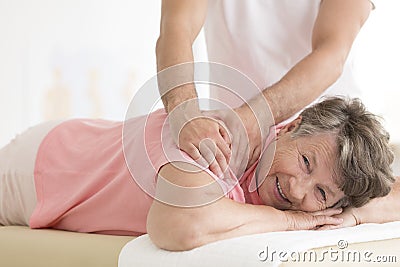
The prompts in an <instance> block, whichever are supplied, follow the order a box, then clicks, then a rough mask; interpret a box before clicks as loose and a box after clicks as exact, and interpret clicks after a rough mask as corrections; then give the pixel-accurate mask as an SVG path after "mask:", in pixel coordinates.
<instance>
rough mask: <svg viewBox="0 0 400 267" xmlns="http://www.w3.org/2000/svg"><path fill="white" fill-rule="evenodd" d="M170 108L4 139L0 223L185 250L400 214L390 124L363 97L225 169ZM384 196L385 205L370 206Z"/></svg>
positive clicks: (339, 102) (302, 123) (309, 112)
mask: <svg viewBox="0 0 400 267" xmlns="http://www.w3.org/2000/svg"><path fill="white" fill-rule="evenodd" d="M238 115H239V117H240V116H241V114H240V110H238ZM166 119H167V115H166V114H165V112H164V111H163V110H159V111H156V112H154V113H151V114H149V115H147V116H142V117H137V118H133V119H130V120H128V121H126V122H125V123H124V124H123V123H121V122H110V121H104V120H83V119H79V120H69V121H65V122H61V123H60V122H51V123H46V124H42V125H39V126H36V127H33V128H31V129H29V130H28V131H26V132H25V133H23V134H22V135H20V136H18V137H17V138H16V139H15V140H14V141H12V142H11V143H10V144H8V145H7V146H5V147H4V148H3V149H2V150H1V151H0V172H1V173H0V174H1V177H0V224H2V225H10V224H22V225H29V226H30V227H32V228H45V227H46V228H55V229H63V230H69V231H79V232H96V233H106V234H131V235H139V234H143V233H149V234H150V237H151V239H152V240H153V242H154V243H155V244H156V245H158V246H159V247H161V248H164V249H169V250H187V249H191V248H194V247H197V246H200V245H203V244H206V243H209V242H213V241H215V240H220V239H225V238H230V237H235V236H240V235H245V234H253V233H263V232H271V231H282V230H297V229H299V230H300V229H315V228H318V227H325V228H332V227H341V226H346V225H354V224H356V223H360V222H368V221H374V220H376V221H378V220H379V221H380V222H382V221H388V220H397V219H399V218H397V217H396V216H398V215H396V214H397V213H392V214H391V213H390V209H394V208H396V207H394V205H398V204H397V203H398V201H397V202H395V203H396V204H393V203H391V204H390V205H388V203H390V201H391V198H397V197H398V190H397V187H396V190H394V191H393V192H392V193H391V194H389V196H387V197H384V196H386V195H388V193H389V191H390V188H391V185H392V183H393V182H394V177H393V175H392V173H391V169H390V164H391V163H392V161H393V155H392V153H391V151H390V149H389V145H388V135H387V133H386V132H385V131H384V130H383V128H382V126H381V124H380V123H379V121H378V120H377V119H376V117H375V116H373V115H372V114H371V113H369V112H367V111H366V110H365V109H364V106H363V105H362V104H361V103H360V102H359V101H358V100H345V99H342V98H332V99H328V100H325V101H323V102H321V103H319V104H316V105H314V106H313V107H311V108H308V109H306V110H304V111H303V112H302V114H301V116H300V117H299V118H298V119H296V120H294V121H292V122H291V123H289V124H287V125H285V126H284V127H282V128H281V129H279V132H278V134H277V135H276V136H274V135H272V139H270V140H269V141H268V143H267V146H266V149H265V150H264V151H263V154H262V155H261V156H260V154H261V153H260V151H261V149H260V144H259V143H257V142H255V140H253V139H251V140H250V144H249V145H250V147H249V149H250V153H249V155H251V158H252V159H250V160H249V164H248V166H247V167H246V171H245V173H244V174H243V175H241V177H240V178H237V177H236V176H235V174H234V173H232V172H229V171H228V172H226V175H225V176H224V177H216V176H215V175H214V174H213V173H212V172H211V171H210V170H208V169H205V168H203V167H202V166H201V165H200V164H198V163H196V162H195V161H193V160H191V159H190V158H189V157H188V156H187V155H186V154H184V153H183V152H181V151H179V150H178V149H177V147H176V146H175V145H174V142H173V140H172V138H171V137H170V134H169V131H168V129H169V127H168V122H167V120H166ZM122 129H123V133H124V134H123V135H121V130H122ZM275 147H276V151H274V150H275ZM271 148H273V149H271ZM124 152H125V154H124ZM253 159H256V160H253ZM271 161H272V163H271ZM253 162H254V163H253ZM132 178H133V179H132ZM378 197H381V198H380V199H379V200H378V201H375V202H371V203H369V204H367V205H365V206H364V207H362V208H358V207H361V206H363V205H364V204H366V203H367V202H369V201H370V200H371V199H373V198H378ZM382 197H384V198H382ZM343 207H347V208H346V210H345V212H343V213H342V208H343ZM376 207H379V210H380V212H387V214H384V215H385V216H381V215H382V214H380V216H376V215H375V214H370V213H369V212H365V210H367V211H368V210H369V209H374V208H376ZM397 208H398V207H397ZM370 215H372V216H371V217H370ZM374 216H375V217H374ZM353 218H355V219H353Z"/></svg>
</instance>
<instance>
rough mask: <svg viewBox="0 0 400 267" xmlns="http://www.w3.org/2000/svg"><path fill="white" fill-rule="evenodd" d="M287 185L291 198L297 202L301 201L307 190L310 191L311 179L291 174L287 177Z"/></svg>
mask: <svg viewBox="0 0 400 267" xmlns="http://www.w3.org/2000/svg"><path fill="white" fill-rule="evenodd" d="M289 186H290V191H289V192H290V195H291V198H292V200H291V201H293V200H295V201H296V202H298V204H300V203H302V202H303V200H304V198H305V196H306V195H307V192H309V191H310V187H311V186H312V185H311V180H310V179H307V177H300V176H298V177H295V176H292V177H291V178H290V179H289Z"/></svg>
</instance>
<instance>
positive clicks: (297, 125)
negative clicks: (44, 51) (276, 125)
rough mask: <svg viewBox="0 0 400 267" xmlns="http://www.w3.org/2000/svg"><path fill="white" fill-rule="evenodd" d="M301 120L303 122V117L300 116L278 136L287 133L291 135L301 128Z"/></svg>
mask: <svg viewBox="0 0 400 267" xmlns="http://www.w3.org/2000/svg"><path fill="white" fill-rule="evenodd" d="M301 120H302V117H301V116H298V117H297V118H296V119H294V120H292V121H291V122H289V123H288V124H286V125H285V126H283V128H281V129H280V130H279V133H278V136H280V135H282V134H285V133H290V132H292V131H294V130H296V129H297V127H299V125H300V123H301Z"/></svg>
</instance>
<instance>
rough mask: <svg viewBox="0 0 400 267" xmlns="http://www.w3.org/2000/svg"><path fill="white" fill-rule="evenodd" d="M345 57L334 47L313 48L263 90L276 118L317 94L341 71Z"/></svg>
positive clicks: (298, 108)
mask: <svg viewBox="0 0 400 267" xmlns="http://www.w3.org/2000/svg"><path fill="white" fill-rule="evenodd" d="M343 65H344V58H343V57H342V56H340V55H338V54H337V53H335V50H334V49H332V50H331V49H328V48H327V49H325V48H321V49H318V50H315V51H313V52H312V53H311V54H309V55H308V56H307V57H305V58H304V59H303V60H301V61H300V62H299V63H298V64H297V65H295V66H294V67H293V68H292V69H291V70H290V71H289V72H288V73H287V74H286V75H285V76H284V77H283V78H282V79H281V80H280V81H279V82H277V83H276V84H274V85H272V86H271V87H269V88H267V89H265V90H264V91H263V95H264V97H265V98H266V99H267V101H268V103H269V105H270V108H271V111H272V114H273V116H274V119H275V122H276V123H279V122H282V121H284V120H285V119H288V118H289V117H290V116H292V115H293V114H295V113H297V112H299V111H300V110H302V109H303V108H304V107H306V106H307V105H309V104H310V103H312V101H314V100H315V99H317V98H318V96H320V95H321V94H322V93H323V92H324V91H325V90H326V89H327V88H328V87H329V86H330V85H331V84H333V83H334V82H335V81H336V80H337V79H338V78H339V76H340V75H341V74H342V69H343Z"/></svg>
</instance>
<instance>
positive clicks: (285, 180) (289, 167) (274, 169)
mask: <svg viewBox="0 0 400 267" xmlns="http://www.w3.org/2000/svg"><path fill="white" fill-rule="evenodd" d="M300 120H301V118H299V119H297V120H295V121H293V122H292V123H290V124H288V125H286V126H285V127H284V128H283V129H282V130H281V131H280V132H279V134H278V140H277V143H276V152H275V156H274V159H273V162H272V165H271V169H270V170H269V172H268V175H267V176H266V177H265V180H264V181H263V182H262V184H261V185H260V187H259V194H260V197H261V199H262V200H263V202H264V203H265V204H266V205H268V206H272V207H275V208H277V209H281V210H286V209H291V210H303V211H317V210H322V209H325V208H328V207H331V206H333V205H334V204H335V203H337V202H338V201H339V200H340V199H341V198H342V197H343V196H344V193H343V192H342V191H341V190H340V189H339V188H338V186H337V185H336V184H335V180H336V179H338V178H337V177H336V176H335V172H334V166H335V160H336V159H337V152H336V141H335V135H334V134H327V133H325V134H317V135H311V136H306V137H298V138H292V137H291V136H290V135H291V132H292V131H293V130H294V129H295V127H297V125H298V123H299V122H300ZM262 162H263V161H262V159H261V163H260V164H262ZM260 175H262V174H261V173H260ZM261 177H264V176H261ZM257 178H260V177H257Z"/></svg>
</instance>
